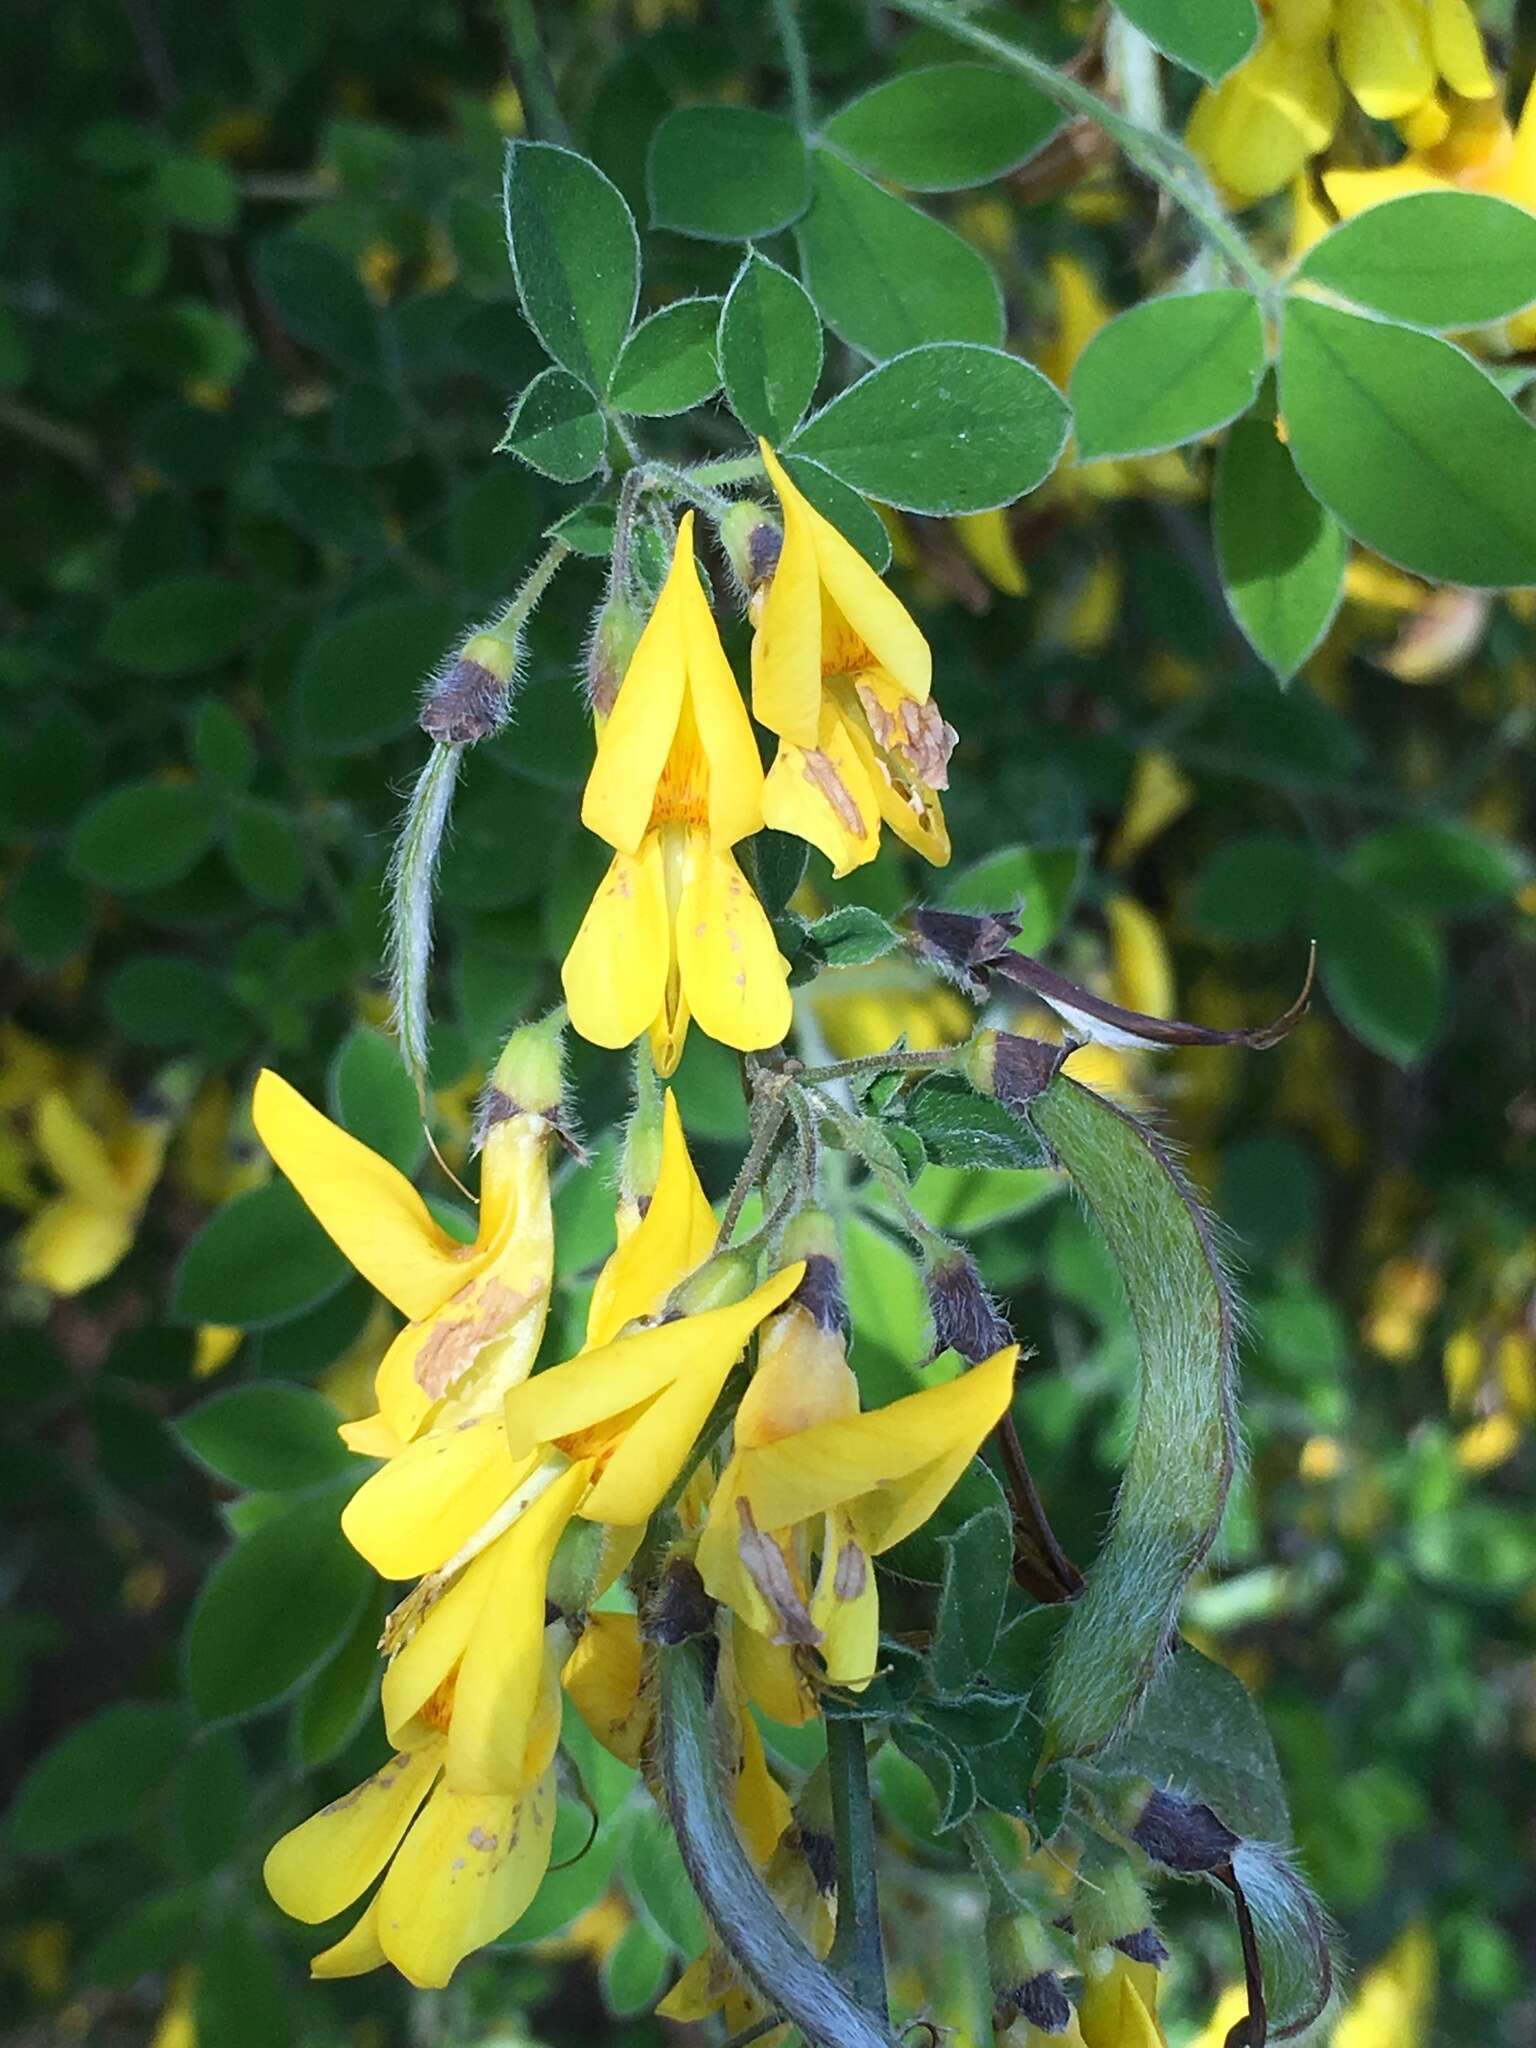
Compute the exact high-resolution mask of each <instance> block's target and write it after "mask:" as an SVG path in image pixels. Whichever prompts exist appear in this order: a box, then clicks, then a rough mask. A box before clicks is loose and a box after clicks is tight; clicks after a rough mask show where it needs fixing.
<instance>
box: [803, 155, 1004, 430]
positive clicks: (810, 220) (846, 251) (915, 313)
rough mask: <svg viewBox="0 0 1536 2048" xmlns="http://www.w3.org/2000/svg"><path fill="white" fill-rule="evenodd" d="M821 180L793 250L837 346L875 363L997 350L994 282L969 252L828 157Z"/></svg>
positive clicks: (999, 307)
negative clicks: (960, 347)
mask: <svg viewBox="0 0 1536 2048" xmlns="http://www.w3.org/2000/svg"><path fill="white" fill-rule="evenodd" d="M815 175H816V199H815V203H814V205H813V206H812V207H811V210H810V212H809V213H808V214H807V215H806V216H805V218H804V219H803V220H802V221H801V222H800V223H799V225H798V226H797V227H796V229H795V240H796V243H797V245H798V247H799V251H800V273H801V276H802V277H803V278H804V280H805V288H806V290H807V291H808V292H809V293H810V295H811V297H812V298H813V299H814V300H815V302H816V308H817V311H818V312H819V313H820V314H821V317H822V319H823V320H825V321H826V323H827V325H828V326H829V327H830V328H831V329H832V331H833V333H834V334H836V335H837V336H838V337H839V339H841V340H843V341H846V342H847V344H848V346H849V347H850V348H856V349H859V350H861V351H862V352H863V353H864V354H865V355H867V356H874V357H875V358H876V359H877V360H878V359H882V358H884V357H886V356H895V355H899V354H900V353H901V351H902V350H903V349H910V348H915V347H916V346H918V344H920V343H922V342H925V341H976V342H986V343H990V344H992V345H994V346H995V345H996V344H997V343H999V342H1001V340H1002V338H1003V302H1002V295H1001V293H1000V292H999V290H998V285H997V279H996V278H995V277H994V275H993V274H992V269H991V266H990V265H989V264H988V263H987V261H986V259H985V258H984V257H983V256H981V255H980V254H978V252H977V251H976V250H975V249H973V248H972V247H971V245H970V244H969V243H968V242H962V241H961V239H960V237H959V236H958V235H956V234H954V233H952V232H951V231H950V229H948V228H947V227H945V226H944V225H943V224H942V223H941V222H939V221H936V220H934V219H933V218H932V216H931V215H929V214H926V213H922V212H920V211H919V210H918V209H917V208H916V207H915V206H909V205H908V204H907V202H906V201H905V200H904V199H898V198H896V197H895V195H894V194H893V193H890V192H887V191H885V190H884V189H883V188H882V187H881V186H879V185H876V184H874V183H873V182H872V181H871V180H870V179H869V178H866V177H865V176H864V174H863V172H862V171H856V170H855V169H854V168H853V166H852V165H851V164H845V163H844V162H842V160H841V159H840V158H839V157H836V156H833V155H832V154H831V153H830V152H829V151H827V150H818V151H817V152H816V166H815ZM806 452H807V454H809V453H810V452H811V451H810V450H809V449H807V451H806Z"/></svg>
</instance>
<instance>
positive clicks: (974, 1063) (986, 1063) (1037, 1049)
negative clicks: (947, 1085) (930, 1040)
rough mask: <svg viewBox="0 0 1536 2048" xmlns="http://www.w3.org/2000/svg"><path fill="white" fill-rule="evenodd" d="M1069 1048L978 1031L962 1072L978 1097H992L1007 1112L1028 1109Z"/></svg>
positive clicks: (1002, 1033) (1037, 1040)
mask: <svg viewBox="0 0 1536 2048" xmlns="http://www.w3.org/2000/svg"><path fill="white" fill-rule="evenodd" d="M1070 1050H1071V1048H1070V1047H1068V1046H1064V1045H1047V1044H1046V1043H1045V1042H1044V1041H1043V1040H1042V1039H1038V1038H1018V1037H1016V1036H1015V1035H1014V1033H1013V1032H1011V1031H978V1032H977V1033H976V1036H975V1037H974V1038H973V1039H972V1040H971V1042H970V1044H969V1045H968V1046H967V1047H966V1049H965V1058H964V1060H963V1062H962V1068H963V1071H964V1074H965V1077H966V1079H967V1080H968V1081H969V1082H970V1084H971V1086H972V1087H973V1088H974V1089H975V1090H976V1092H977V1094H978V1095H992V1096H995V1097H996V1099H997V1100H998V1101H999V1102H1001V1103H1003V1104H1005V1105H1006V1106H1007V1107H1008V1108H1009V1109H1027V1108H1028V1106H1029V1104H1030V1103H1031V1102H1033V1101H1034V1099H1035V1097H1036V1096H1037V1095H1040V1094H1043V1093H1044V1091H1045V1089H1046V1088H1048V1087H1049V1086H1050V1084H1051V1082H1052V1080H1053V1079H1054V1078H1055V1075H1056V1070H1057V1069H1058V1068H1059V1067H1060V1065H1061V1063H1062V1061H1063V1060H1064V1059H1065V1058H1066V1056H1067V1054H1068V1052H1069V1051H1070Z"/></svg>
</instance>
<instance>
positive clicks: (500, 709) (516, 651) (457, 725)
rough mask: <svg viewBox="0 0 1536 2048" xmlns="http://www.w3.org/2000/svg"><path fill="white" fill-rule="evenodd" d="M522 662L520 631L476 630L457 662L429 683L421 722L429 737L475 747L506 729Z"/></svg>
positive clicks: (450, 743)
mask: <svg viewBox="0 0 1536 2048" xmlns="http://www.w3.org/2000/svg"><path fill="white" fill-rule="evenodd" d="M521 663H522V644H521V641H520V639H519V637H518V635H517V634H515V633H514V634H512V635H510V636H507V635H504V634H501V633H498V632H495V631H490V632H480V633H471V634H470V636H469V638H468V639H467V640H466V641H465V642H464V645H463V646H462V647H461V648H460V649H459V651H458V653H457V655H456V656H455V657H454V659H453V662H452V663H451V665H450V666H449V667H447V668H446V669H443V670H440V671H439V672H438V674H437V675H436V676H434V677H433V679H432V681H431V682H430V683H429V684H428V686H427V693H426V696H425V697H424V699H423V700H422V706H421V714H420V723H421V729H422V731H423V732H424V733H425V734H426V735H427V737H428V738H429V739H433V740H441V741H443V742H444V743H445V744H448V745H452V746H473V745H474V743H475V742H476V741H477V740H483V739H489V738H490V736H491V735H492V734H493V733H497V732H500V730H501V728H502V727H503V726H504V725H505V724H506V722H507V713H508V712H509V711H510V710H511V708H512V693H513V688H514V685H515V683H516V680H517V671H518V669H519V667H520V666H521Z"/></svg>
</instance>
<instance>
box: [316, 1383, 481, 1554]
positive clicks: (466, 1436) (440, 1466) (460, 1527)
mask: <svg viewBox="0 0 1536 2048" xmlns="http://www.w3.org/2000/svg"><path fill="white" fill-rule="evenodd" d="M518 1476H519V1475H518V1472H517V1468H516V1466H515V1464H514V1462H513V1460H512V1458H511V1457H510V1456H509V1455H508V1453H507V1437H506V1430H505V1428H504V1427H503V1425H502V1421H501V1417H500V1416H499V1415H491V1416H485V1417H483V1418H482V1419H481V1420H480V1421H478V1422H471V1423H465V1424H464V1425H463V1426H462V1427H460V1428H458V1429H445V1430H441V1431H436V1432H434V1433H433V1434H432V1435H430V1436H424V1437H418V1438H417V1440H416V1442H415V1443H413V1444H408V1445H407V1446H406V1448H405V1449H404V1450H403V1451H402V1452H401V1453H400V1455H399V1457H398V1458H391V1459H390V1461H389V1463H388V1464H387V1465H385V1466H384V1467H383V1468H382V1469H381V1470H380V1471H377V1472H375V1473H374V1475H373V1477H372V1478H371V1479H369V1480H367V1481H365V1482H364V1484H363V1485H362V1486H360V1487H359V1488H358V1490H357V1492H356V1493H354V1494H353V1496H352V1498H351V1499H350V1500H349V1501H348V1502H347V1504H346V1506H345V1507H344V1508H343V1509H342V1511H341V1528H342V1534H343V1535H344V1536H345V1537H346V1539H347V1541H348V1542H349V1543H350V1544H351V1545H352V1548H353V1549H354V1550H355V1551H357V1552H358V1553H359V1555H360V1556H362V1557H365V1558H367V1560H368V1562H369V1563H370V1564H371V1565H372V1566H373V1568H374V1570H375V1571H376V1572H378V1573H379V1575H380V1577H381V1578H386V1579H414V1578H419V1577H420V1576H421V1574H422V1573H423V1572H435V1571H436V1570H437V1569H438V1568H439V1567H440V1566H441V1565H444V1564H446V1563H447V1562H448V1560H449V1558H450V1557H452V1556H453V1554H454V1552H455V1551H456V1550H458V1549H459V1548H460V1546H461V1545H462V1544H464V1543H467V1542H468V1541H469V1539H470V1537H471V1536H473V1535H474V1533H475V1531H476V1530H477V1529H479V1528H481V1527H482V1526H483V1525H484V1523H485V1522H487V1521H488V1520H489V1519H490V1517H491V1516H492V1515H493V1514H494V1513H495V1512H496V1510H497V1508H498V1507H500V1505H501V1503H502V1502H503V1501H504V1500H505V1499H506V1497H507V1495H508V1494H509V1493H510V1492H511V1491H512V1489H513V1487H514V1486H515V1485H516V1484H517V1480H518Z"/></svg>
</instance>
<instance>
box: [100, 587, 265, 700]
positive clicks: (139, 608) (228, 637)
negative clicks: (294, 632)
mask: <svg viewBox="0 0 1536 2048" xmlns="http://www.w3.org/2000/svg"><path fill="white" fill-rule="evenodd" d="M267 609H268V600H267V599H266V597H265V596H264V595H263V594H262V593H261V592H260V591H259V590H255V589H253V588H252V587H251V585H250V584H248V583H237V582H235V580H234V579H233V578H232V577H229V576H212V575H206V574H201V573H199V574H195V575H187V576H167V577H166V578H165V580H164V581H163V582H160V583H150V584H147V585H146V586H145V587H144V588H143V589H142V590H136V591H135V592H134V593H133V595H132V597H129V598H125V599H124V601H123V602H122V603H121V604H120V605H119V606H118V607H117V609H116V610H115V611H114V612H113V614H112V616H111V617H110V618H109V619H108V621H107V624H106V629H105V631H104V632H103V633H102V636H101V651H102V654H103V655H104V656H105V657H106V659H107V660H108V661H114V662H116V663H117V665H118V666H119V667H120V668H126V669H131V670H132V671H133V673H134V674H135V675H140V676H185V675H192V674H194V673H195V672H196V671H197V670H199V669H205V668H217V667H218V666H219V665H220V664H221V663H222V662H226V661H229V660H231V659H232V658H233V657H234V656H235V655H237V654H238V653H240V651H241V650H242V648H244V647H245V646H246V645H247V643H248V642H249V641H250V639H251V637H252V635H253V634H254V633H255V631H256V628H257V626H258V625H259V624H260V623H261V620H262V619H263V618H264V617H265V615H266V613H267Z"/></svg>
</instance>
